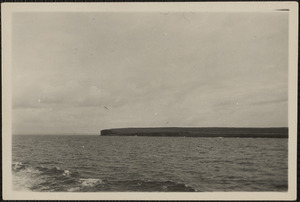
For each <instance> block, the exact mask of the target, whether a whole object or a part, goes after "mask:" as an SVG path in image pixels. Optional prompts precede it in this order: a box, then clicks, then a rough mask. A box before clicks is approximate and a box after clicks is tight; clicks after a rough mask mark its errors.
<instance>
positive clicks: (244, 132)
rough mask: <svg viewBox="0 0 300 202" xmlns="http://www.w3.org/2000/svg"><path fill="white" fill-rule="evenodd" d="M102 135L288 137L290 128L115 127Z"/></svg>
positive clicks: (103, 131) (104, 131)
mask: <svg viewBox="0 0 300 202" xmlns="http://www.w3.org/2000/svg"><path fill="white" fill-rule="evenodd" d="M101 136H170V137H177V136H182V137H241V138H243V137H244V138H287V137H288V128H287V127H281V128H230V127H199V128H194V127H193V128H190V127H158V128H114V129H105V130H102V131H101Z"/></svg>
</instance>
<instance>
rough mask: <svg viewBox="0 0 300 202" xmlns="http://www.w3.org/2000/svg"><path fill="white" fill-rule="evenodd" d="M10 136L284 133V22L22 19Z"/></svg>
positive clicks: (16, 19)
mask: <svg viewBox="0 0 300 202" xmlns="http://www.w3.org/2000/svg"><path fill="white" fill-rule="evenodd" d="M12 37H13V38H12V39H13V40H12V42H13V46H12V53H13V55H12V56H13V65H12V75H13V81H12V82H13V84H12V90H13V133H15V134H20V133H23V134H63V133H76V134H77V133H78V134H80V133H93V134H99V131H100V130H101V129H105V128H116V127H155V126H160V127H173V126H185V127H189V126H193V127H206V126H209V127H210V126H228V127H230V126H234V127H281V126H287V123H288V120H287V116H288V114H287V106H288V102H287V101H288V100H287V98H288V96H287V89H288V14H287V13H285V12H269V13H262V12H260V13H159V12H158V13H18V14H14V16H13V36H12Z"/></svg>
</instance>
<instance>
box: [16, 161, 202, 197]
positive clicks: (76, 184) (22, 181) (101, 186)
mask: <svg viewBox="0 0 300 202" xmlns="http://www.w3.org/2000/svg"><path fill="white" fill-rule="evenodd" d="M12 171H13V172H12V173H13V188H14V189H15V190H17V191H36V192H44V191H47V192H52V191H53V192H97V191H141V192H151V191H161V192H172V191H173V192H179V191H182V192H186V191H197V190H195V189H193V188H192V187H190V186H188V185H185V184H184V183H180V182H174V181H172V180H168V181H155V180H148V179H137V180H130V179H128V180H110V181H107V180H103V179H99V178H87V177H83V176H81V175H80V173H79V172H76V171H70V170H69V169H62V168H60V167H57V166H53V167H49V166H45V165H44V166H31V165H29V164H25V163H20V162H14V163H13V164H12Z"/></svg>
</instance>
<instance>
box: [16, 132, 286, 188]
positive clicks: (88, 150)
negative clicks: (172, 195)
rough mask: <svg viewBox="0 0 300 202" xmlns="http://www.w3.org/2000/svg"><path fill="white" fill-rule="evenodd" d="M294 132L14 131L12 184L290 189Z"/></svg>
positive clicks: (50, 186)
mask: <svg viewBox="0 0 300 202" xmlns="http://www.w3.org/2000/svg"><path fill="white" fill-rule="evenodd" d="M287 143H288V139H277V138H270V139H269V138H184V137H120V136H115V137H109V136H106V137H103V136H83V135H82V136H58V135H57V136H50V135H49V136H44V135H43V136H42V135H40V136H28V135H26V136H13V150H12V153H13V165H12V171H13V186H14V187H13V189H14V190H31V191H80V192H84V191H87V192H96V191H176V192H179V191H180V192H184V191H199V192H202V191H204V192H209V191H287V189H288V185H287V184H288V181H287V178H288V177H287V157H288V154H287V150H288V145H287Z"/></svg>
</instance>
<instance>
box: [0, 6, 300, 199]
mask: <svg viewBox="0 0 300 202" xmlns="http://www.w3.org/2000/svg"><path fill="white" fill-rule="evenodd" d="M16 12H289V46H288V47H289V50H288V51H289V64H288V65H289V68H288V72H289V73H288V80H289V85H288V128H289V138H288V191H287V192H197V193H184V192H169V193H164V192H85V193H83V192H80V193H76V192H75V193H74V192H72V193H69V192H68V193H66V192H51V193H49V192H45V193H41V192H22V191H13V190H12V189H11V187H12V171H11V165H12V164H11V162H12V154H11V153H12V151H11V150H12V89H11V86H12V77H13V75H12V72H11V70H12V54H11V53H12V15H13V13H16ZM1 18H2V27H1V28H2V50H3V51H2V176H3V178H2V184H3V188H2V189H3V190H2V191H3V199H4V200H249V201H250V200H280V201H281V200H296V197H297V111H298V110H297V107H298V106H297V99H298V96H297V93H298V92H297V87H298V66H297V65H298V61H297V60H298V3H297V2H229V3H224V2H178V3H175V2H155V3H154V2H153V3H150V2H144V3H141V2H139V3H120V2H118V3H59V4H57V3H2V5H1Z"/></svg>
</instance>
